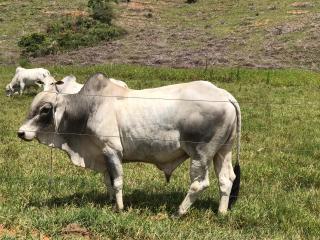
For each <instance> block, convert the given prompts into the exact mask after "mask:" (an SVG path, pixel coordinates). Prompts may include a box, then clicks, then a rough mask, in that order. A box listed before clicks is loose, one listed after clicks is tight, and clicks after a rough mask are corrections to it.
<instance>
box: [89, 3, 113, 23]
mask: <svg viewBox="0 0 320 240" xmlns="http://www.w3.org/2000/svg"><path fill="white" fill-rule="evenodd" d="M110 2H111V0H89V1H88V7H89V8H91V11H92V18H93V19H95V20H98V21H100V22H102V23H106V24H108V25H111V21H112V19H113V18H114V14H113V9H112V6H111V5H110Z"/></svg>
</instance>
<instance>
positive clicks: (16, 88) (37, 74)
mask: <svg viewBox="0 0 320 240" xmlns="http://www.w3.org/2000/svg"><path fill="white" fill-rule="evenodd" d="M48 76H50V72H49V71H48V70H47V69H44V68H32V69H26V68H22V67H17V69H16V74H15V75H14V77H13V78H12V80H11V82H10V83H9V84H8V85H7V86H6V94H7V96H12V95H13V94H15V93H16V92H19V93H20V95H21V94H22V93H23V91H24V89H25V88H27V87H30V86H38V87H40V86H41V83H43V84H44V85H49V84H51V83H52V82H50V81H51V80H52V79H51V78H47V77H48ZM45 79H46V80H45Z"/></svg>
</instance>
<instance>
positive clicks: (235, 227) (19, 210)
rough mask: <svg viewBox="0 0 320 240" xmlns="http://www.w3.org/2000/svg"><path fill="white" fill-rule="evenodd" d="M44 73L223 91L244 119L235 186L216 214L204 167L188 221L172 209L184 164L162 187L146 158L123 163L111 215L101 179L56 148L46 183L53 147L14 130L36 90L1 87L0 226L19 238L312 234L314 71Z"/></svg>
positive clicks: (316, 116)
mask: <svg viewBox="0 0 320 240" xmlns="http://www.w3.org/2000/svg"><path fill="white" fill-rule="evenodd" d="M49 70H50V71H51V73H52V74H53V75H55V76H56V78H57V79H60V78H61V77H63V76H65V75H67V74H71V73H72V74H74V75H75V76H77V78H78V79H79V81H81V82H84V81H85V80H86V79H87V78H88V77H89V76H90V75H91V74H93V73H95V72H103V73H105V74H107V75H109V76H111V77H114V78H118V79H122V80H124V81H125V82H126V83H127V84H128V85H129V87H131V88H138V89H139V88H145V87H153V86H161V85H166V84H172V83H178V82H186V81H191V80H196V79H205V80H209V81H211V82H213V83H215V84H216V85H218V86H219V87H223V88H225V89H227V90H228V91H230V92H231V93H232V94H233V95H234V96H235V97H236V98H237V100H238V101H239V102H240V106H241V109H242V116H243V129H242V132H243V134H242V153H241V165H242V173H243V175H242V183H241V192H240V197H239V201H238V202H237V203H236V205H235V206H234V208H233V210H232V211H231V212H229V213H228V215H227V216H224V217H222V216H218V215H217V207H218V196H219V194H218V187H217V180H216V177H215V176H214V174H213V171H211V177H210V179H211V186H210V188H209V189H207V190H206V191H205V192H204V193H203V194H202V195H201V198H200V199H199V200H198V201H197V202H196V204H195V205H194V206H193V207H192V209H191V210H190V212H189V213H188V215H187V216H186V217H185V218H183V219H180V220H174V219H171V218H170V215H171V214H173V213H174V212H175V211H176V210H177V208H178V205H179V204H180V202H181V201H182V199H183V197H184V195H185V194H186V192H187V190H188V184H189V177H188V176H189V174H188V165H189V164H188V162H186V163H184V164H183V165H182V166H181V167H180V168H178V169H177V171H176V172H174V175H173V177H172V181H171V182H170V183H169V184H166V183H165V180H164V176H163V174H162V173H161V172H160V171H158V170H157V169H156V167H154V166H152V165H147V164H137V163H136V164H126V165H125V168H124V175H125V179H124V180H125V186H124V202H125V205H126V210H125V211H124V212H122V213H117V212H114V211H113V209H112V208H113V207H112V205H111V204H110V203H108V202H107V198H106V196H105V186H104V185H103V182H102V178H101V176H100V175H99V174H97V173H94V172H92V171H89V170H85V169H81V168H79V167H76V166H74V165H72V163H71V161H70V160H69V159H68V158H67V156H66V154H64V153H63V152H62V151H60V150H54V151H53V156H54V157H53V159H54V160H53V161H54V163H53V176H52V177H53V184H52V185H49V180H50V149H49V148H48V147H46V146H43V145H40V144H38V143H37V142H35V141H34V142H22V141H20V140H19V139H18V138H17V137H16V130H17V129H18V127H19V126H20V125H21V123H22V122H23V120H24V118H25V116H26V114H27V112H28V108H29V105H30V103H31V101H32V98H33V96H34V92H32V91H30V92H29V93H27V94H25V95H23V96H21V97H19V96H17V97H13V98H7V97H5V96H4V94H2V95H1V96H0V104H1V114H0V129H1V134H0V142H1V145H0V169H1V171H0V181H1V184H0V224H2V225H3V226H4V227H5V228H6V229H11V230H12V229H13V230H15V231H16V234H15V235H16V237H17V238H23V239H25V238H37V236H38V235H37V234H40V233H41V234H45V235H47V236H50V237H52V238H58V239H59V238H63V237H65V236H64V235H63V234H62V230H63V229H64V228H65V227H66V226H67V225H68V224H70V223H78V224H80V225H81V226H83V227H86V228H87V229H88V230H89V231H90V232H91V237H92V238H98V239H99V238H102V239H104V238H110V239H317V238H318V237H319V235H320V220H319V212H320V201H319V198H320V171H319V169H320V161H319V158H320V128H319V127H318V126H320V108H319V87H320V74H319V73H315V72H309V71H301V70H272V71H267V70H247V69H223V68H221V69H207V70H206V71H205V70H203V69H188V70H187V69H185V70H182V69H167V68H151V67H137V66H127V65H104V66H95V67H61V66H55V67H49ZM13 73H14V68H12V67H0V89H4V86H5V84H6V83H7V82H8V81H9V80H10V78H11V77H12V75H13ZM35 232H36V233H37V234H35ZM41 234H40V235H41ZM0 236H1V235H0ZM2 236H5V234H4V235H2ZM7 236H8V238H7V239H9V236H11V235H8V234H7ZM78 237H79V236H74V238H78Z"/></svg>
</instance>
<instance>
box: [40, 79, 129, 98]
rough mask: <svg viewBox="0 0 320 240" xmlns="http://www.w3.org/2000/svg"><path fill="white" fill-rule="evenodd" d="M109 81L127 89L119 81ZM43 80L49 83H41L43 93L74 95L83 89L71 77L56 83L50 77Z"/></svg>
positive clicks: (124, 84) (81, 85)
mask: <svg viewBox="0 0 320 240" xmlns="http://www.w3.org/2000/svg"><path fill="white" fill-rule="evenodd" d="M109 79H110V81H111V82H113V83H115V84H116V85H118V86H120V87H123V88H128V85H127V84H126V83H125V82H123V81H121V80H116V79H114V78H109ZM45 80H47V82H51V83H50V84H48V85H46V84H45V83H43V84H44V89H43V91H46V92H58V93H60V94H75V93H78V92H79V91H80V90H81V88H82V87H83V84H81V83H78V82H77V79H76V77H75V76H73V75H69V76H66V77H64V78H63V79H62V80H60V81H56V80H55V79H54V78H53V77H52V76H49V77H47V78H46V79H45ZM53 83H54V84H53Z"/></svg>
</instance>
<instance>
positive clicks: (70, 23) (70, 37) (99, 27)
mask: <svg viewBox="0 0 320 240" xmlns="http://www.w3.org/2000/svg"><path fill="white" fill-rule="evenodd" d="M111 1H114V2H115V0H89V1H88V7H89V8H90V9H91V12H92V13H91V16H90V17H81V16H80V17H77V18H72V17H68V18H64V19H62V20H60V21H57V22H54V23H52V24H50V25H48V26H47V30H46V33H47V34H43V33H32V34H30V35H26V36H23V37H22V38H21V39H20V41H19V42H18V45H19V47H20V48H21V49H22V55H23V56H25V57H29V56H31V57H38V56H44V55H48V54H55V53H57V52H58V51H65V50H69V49H77V48H79V47H81V46H92V45H94V44H96V43H98V42H100V41H104V40H112V39H114V38H117V37H119V36H121V35H123V34H124V33H125V31H124V30H123V29H121V28H119V27H116V26H113V25H111V21H112V18H113V17H114V15H113V11H112V7H111V5H110V2H111Z"/></svg>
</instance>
